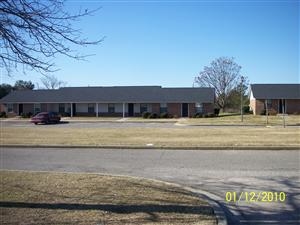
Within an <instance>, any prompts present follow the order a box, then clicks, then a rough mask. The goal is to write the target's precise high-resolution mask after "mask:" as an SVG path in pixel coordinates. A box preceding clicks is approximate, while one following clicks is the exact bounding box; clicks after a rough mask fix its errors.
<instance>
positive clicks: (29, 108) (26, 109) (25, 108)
mask: <svg viewBox="0 0 300 225" xmlns="http://www.w3.org/2000/svg"><path fill="white" fill-rule="evenodd" d="M33 111H34V109H33V104H23V112H24V113H29V112H31V113H33Z"/></svg>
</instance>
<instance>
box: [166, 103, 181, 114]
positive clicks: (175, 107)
mask: <svg viewBox="0 0 300 225" xmlns="http://www.w3.org/2000/svg"><path fill="white" fill-rule="evenodd" d="M168 113H170V114H171V115H173V116H176V117H181V104H180V103H168Z"/></svg>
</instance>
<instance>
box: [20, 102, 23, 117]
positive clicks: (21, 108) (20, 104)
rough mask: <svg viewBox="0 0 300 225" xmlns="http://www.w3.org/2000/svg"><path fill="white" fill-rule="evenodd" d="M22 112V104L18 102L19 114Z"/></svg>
mask: <svg viewBox="0 0 300 225" xmlns="http://www.w3.org/2000/svg"><path fill="white" fill-rule="evenodd" d="M22 113H23V104H19V116H20V115H21V114H22Z"/></svg>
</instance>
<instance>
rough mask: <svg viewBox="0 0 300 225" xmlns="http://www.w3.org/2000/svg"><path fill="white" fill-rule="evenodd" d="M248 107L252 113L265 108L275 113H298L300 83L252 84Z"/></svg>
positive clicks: (263, 110) (257, 112)
mask: <svg viewBox="0 0 300 225" xmlns="http://www.w3.org/2000/svg"><path fill="white" fill-rule="evenodd" d="M250 109H251V110H253V114H254V115H260V114H262V113H265V111H266V110H268V111H269V112H274V113H276V114H282V113H287V114H299V113H300V84H252V85H251V86H250Z"/></svg>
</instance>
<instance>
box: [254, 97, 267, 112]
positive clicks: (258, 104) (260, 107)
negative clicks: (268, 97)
mask: <svg viewBox="0 0 300 225" xmlns="http://www.w3.org/2000/svg"><path fill="white" fill-rule="evenodd" d="M252 101H254V108H253V114H254V115H260V114H261V113H262V112H263V111H264V109H265V100H264V99H254V100H252Z"/></svg>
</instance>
